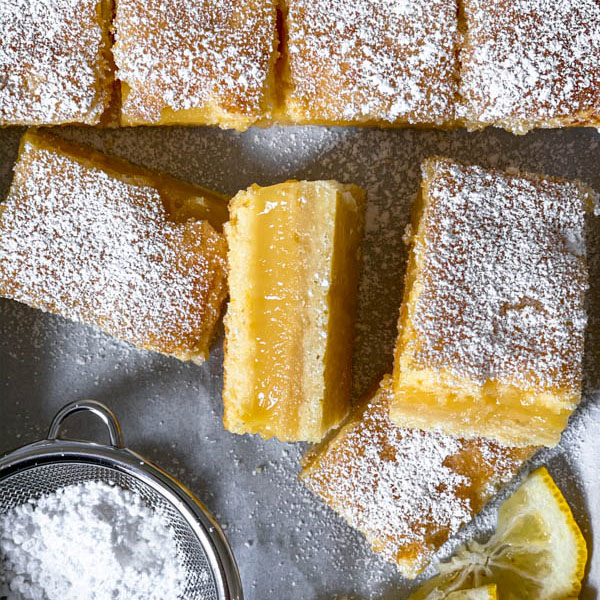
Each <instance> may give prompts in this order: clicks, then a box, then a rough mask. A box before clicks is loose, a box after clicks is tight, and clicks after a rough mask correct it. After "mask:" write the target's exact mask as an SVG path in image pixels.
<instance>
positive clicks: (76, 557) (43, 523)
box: [0, 481, 187, 600]
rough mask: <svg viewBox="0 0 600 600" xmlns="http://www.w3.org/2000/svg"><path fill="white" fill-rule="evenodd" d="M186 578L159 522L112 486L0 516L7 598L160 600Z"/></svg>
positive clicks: (177, 591) (86, 487) (2, 592)
mask: <svg viewBox="0 0 600 600" xmlns="http://www.w3.org/2000/svg"><path fill="white" fill-rule="evenodd" d="M186 576H187V572H186V569H185V567H184V566H183V563H182V562H181V560H180V557H179V551H178V548H177V542H176V540H175V532H174V530H173V529H171V528H170V527H169V525H168V523H167V521H166V519H165V518H164V517H163V516H161V515H160V513H158V512H156V511H154V510H152V509H151V508H149V507H148V506H146V505H145V504H144V502H143V500H142V499H141V497H139V496H138V495H136V494H134V493H133V492H130V491H127V490H123V489H121V488H119V487H116V486H115V487H113V486H109V485H107V484H104V483H99V482H92V481H90V482H86V483H82V484H78V485H71V486H68V487H65V488H61V489H59V490H57V491H56V492H54V493H52V494H49V495H47V496H43V497H42V498H40V499H38V500H33V501H30V502H28V503H25V504H22V505H19V506H17V507H15V508H12V509H11V510H9V511H8V512H6V513H5V514H3V515H0V596H6V597H7V598H8V600H82V599H84V598H85V599H86V600H109V599H114V598H123V599H126V600H164V599H165V598H178V597H180V596H181V594H182V593H183V590H184V586H185V581H186Z"/></svg>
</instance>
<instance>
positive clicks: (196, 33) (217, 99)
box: [114, 0, 277, 129]
mask: <svg viewBox="0 0 600 600" xmlns="http://www.w3.org/2000/svg"><path fill="white" fill-rule="evenodd" d="M275 5H276V2H275V1H274V0H197V1H194V2H190V1H189V0H119V2H118V3H117V16H116V20H115V30H116V44H115V47H114V57H115V62H116V64H117V67H118V73H117V76H118V78H119V79H120V80H121V82H122V95H123V106H122V113H121V121H122V124H124V125H136V124H143V123H146V124H161V123H163V124H164V123H183V124H209V125H221V126H223V127H234V128H237V129H245V128H246V127H248V126H249V125H251V124H252V123H253V122H255V121H257V120H259V119H261V118H263V117H266V116H268V115H269V113H270V111H271V109H272V107H273V106H272V105H273V103H274V90H273V85H274V81H273V80H274V65H275V59H276V57H277V27H276V20H277V14H276V7H275Z"/></svg>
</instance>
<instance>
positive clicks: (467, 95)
mask: <svg viewBox="0 0 600 600" xmlns="http://www.w3.org/2000/svg"><path fill="white" fill-rule="evenodd" d="M463 9H464V17H465V25H466V38H465V45H464V47H463V49H462V51H461V94H462V96H463V97H464V103H465V106H464V116H465V118H466V121H467V125H468V126H469V127H470V128H478V127H485V126H486V125H497V126H500V127H504V128H506V129H508V130H509V131H512V132H514V133H525V132H526V131H528V130H529V129H531V128H533V127H566V126H571V125H588V126H596V127H597V126H598V124H600V3H599V2H598V0H560V1H558V2H557V1H556V0H508V1H507V0H463Z"/></svg>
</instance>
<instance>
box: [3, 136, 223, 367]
mask: <svg viewBox="0 0 600 600" xmlns="http://www.w3.org/2000/svg"><path fill="white" fill-rule="evenodd" d="M219 202H221V203H224V200H222V199H220V198H218V197H217V196H216V195H215V194H212V193H211V192H208V191H206V190H203V189H202V188H199V187H197V186H191V185H189V184H184V183H179V182H176V181H175V180H173V179H171V178H170V177H167V176H162V175H159V174H156V173H151V172H148V171H146V170H144V169H141V168H138V167H133V166H132V165H130V164H128V163H125V162H124V161H120V160H119V159H114V158H110V157H107V156H104V155H101V154H99V153H97V152H93V151H91V150H88V149H85V148H82V147H78V146H74V145H72V144H69V143H66V142H64V141H60V140H58V139H57V138H53V137H51V136H42V135H40V134H32V133H28V134H26V135H25V136H24V138H23V141H22V144H21V150H20V154H19V159H18V162H17V165H16V167H15V175H14V179H13V182H12V185H11V188H10V191H9V194H8V197H7V198H6V201H5V202H4V203H3V204H0V295H2V296H4V297H7V298H11V299H13V300H18V301H19V302H24V303H26V304H29V305H30V306H33V307H34V308H39V309H42V310H44V311H48V312H53V313H56V314H59V315H61V316H63V317H66V318H68V319H72V320H75V321H80V322H83V323H88V324H92V325H96V326H98V327H99V328H101V329H102V330H104V331H105V332H107V333H109V334H111V335H114V336H115V337H118V338H121V339H123V340H125V341H128V342H131V343H132V344H135V345H137V346H139V347H142V348H146V349H148V350H154V351H157V352H162V353H165V354H171V355H173V356H175V357H177V358H180V359H182V360H194V361H196V362H202V361H203V360H204V359H205V358H206V357H207V356H208V350H209V344H210V341H211V337H212V334H213V329H214V326H215V324H216V322H217V320H218V318H219V315H220V311H221V306H222V303H223V300H224V298H225V295H226V243H225V240H224V237H223V235H222V234H221V233H218V232H217V231H215V229H214V228H213V226H211V225H210V223H209V221H211V222H213V223H214V224H215V226H216V227H218V224H219V222H220V223H221V224H222V222H223V219H222V212H219V210H220V209H219V205H218V204H219ZM212 205H214V207H215V208H214V209H213V208H211V206H212Z"/></svg>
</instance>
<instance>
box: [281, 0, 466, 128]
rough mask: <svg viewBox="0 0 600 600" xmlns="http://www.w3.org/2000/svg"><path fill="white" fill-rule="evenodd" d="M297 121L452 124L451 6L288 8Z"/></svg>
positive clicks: (360, 2) (353, 2) (317, 4)
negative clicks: (298, 119) (450, 121)
mask: <svg viewBox="0 0 600 600" xmlns="http://www.w3.org/2000/svg"><path fill="white" fill-rule="evenodd" d="M287 4H288V15H287V28H288V31H287V36H288V45H287V53H288V56H289V59H288V60H289V80H290V83H291V90H290V92H291V102H292V105H293V107H294V110H297V111H298V117H299V118H301V119H302V118H304V119H309V120H310V119H311V118H312V119H316V120H317V121H319V120H320V121H322V120H329V121H346V122H352V121H355V122H361V121H368V120H378V121H388V122H390V123H394V122H396V121H399V122H411V123H415V122H422V123H435V124H441V123H444V122H445V121H448V120H451V119H452V117H453V111H454V108H453V104H454V102H455V96H456V94H457V83H456V78H457V73H456V71H457V64H456V60H455V52H456V45H457V42H458V31H457V30H458V23H457V21H458V19H457V13H458V10H457V5H456V2H455V0H433V1H432V0H407V1H401V2H397V1H395V2H387V1H375V2H374V1H373V0H341V1H337V2H331V1H330V0H289V1H288V3H287Z"/></svg>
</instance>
